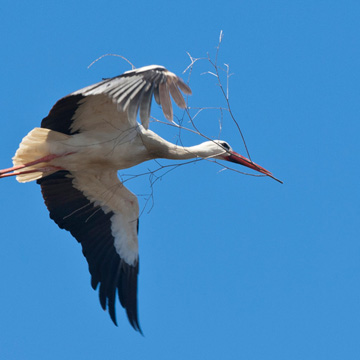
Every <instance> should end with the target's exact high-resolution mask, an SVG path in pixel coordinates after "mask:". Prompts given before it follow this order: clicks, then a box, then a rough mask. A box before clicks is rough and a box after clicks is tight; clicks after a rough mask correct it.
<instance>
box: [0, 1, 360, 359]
mask: <svg viewBox="0 0 360 360" xmlns="http://www.w3.org/2000/svg"><path fill="white" fill-rule="evenodd" d="M221 29H222V30H223V31H224V40H223V43H222V45H221V49H220V55H219V64H223V63H227V64H229V65H230V71H231V72H232V73H234V75H233V76H232V77H231V78H230V87H229V89H230V102H231V106H232V110H233V112H234V115H235V117H236V119H237V121H238V122H239V124H240V126H241V129H242V130H243V132H244V135H245V138H246V142H247V145H248V147H249V150H250V153H251V157H252V159H253V160H254V161H255V162H257V163H259V164H260V165H262V166H264V167H265V168H267V169H269V170H270V171H272V172H273V173H274V175H276V176H278V177H279V178H281V179H282V180H283V181H284V185H280V184H278V183H276V182H275V181H273V180H271V179H269V178H264V177H260V178H256V177H252V176H245V175H241V174H238V173H235V172H231V171H222V172H219V170H220V169H221V168H220V167H219V166H218V165H216V164H212V163H209V162H206V161H202V162H200V163H197V164H196V165H194V164H193V165H187V166H182V167H180V168H178V169H177V170H175V171H172V172H170V173H169V174H167V175H166V176H164V177H163V178H162V179H161V180H159V181H158V182H156V184H155V185H154V189H153V190H154V204H153V205H154V206H153V208H152V209H151V211H150V212H149V210H150V208H151V206H149V205H148V206H147V207H146V209H145V211H144V212H143V214H142V216H141V219H140V278H139V311H140V323H141V326H142V329H143V331H144V334H145V337H142V336H141V335H139V334H138V333H136V332H135V331H133V330H132V328H131V327H130V325H129V324H128V322H127V320H126V318H125V314H124V311H123V310H122V309H120V306H118V307H117V314H118V322H119V327H118V328H116V327H115V326H113V324H112V323H111V321H110V319H109V317H108V314H106V313H104V312H103V311H102V310H101V308H100V305H99V303H98V299H97V294H96V293H95V292H94V291H93V290H92V289H91V287H90V276H89V274H88V269H87V264H86V261H85V259H84V258H83V255H82V253H81V248H80V245H79V244H77V242H76V241H75V240H74V239H72V238H71V236H70V234H69V233H67V232H65V231H61V230H60V229H58V228H57V226H56V225H55V224H54V223H53V222H52V221H51V220H50V219H49V216H48V212H47V210H46V208H45V206H44V204H43V199H42V197H41V195H40V189H39V187H38V186H37V185H36V184H35V183H29V184H18V183H17V182H16V181H15V179H14V178H9V179H3V180H1V184H0V186H1V192H0V200H1V208H0V215H1V251H0V273H1V290H0V299H1V300H0V319H1V321H0V356H1V358H2V359H75V358H78V359H115V358H116V359H277V360H281V359H287V360H288V359H292V360H294V359H317V360H318V359H355V358H358V356H359V350H360V342H359V330H360V313H359V310H360V291H359V279H360V262H359V260H360V242H359V231H358V227H359V213H360V211H359V210H360V209H359V208H360V201H359V200H360V199H359V185H358V182H359V174H360V172H359V150H360V147H359V131H360V126H359V115H360V101H359V95H360V86H359V84H360V76H359V75H360V66H359V55H360V40H359V35H360V3H359V2H358V1H346V0H345V1H331V0H327V1H320V0H315V1H285V0H284V1H279V0H278V1H276V0H275V1H260V0H259V1H228V0H224V1H221V2H214V3H211V2H208V1H203V0H200V1H196V2H193V1H188V0H185V1H182V2H168V1H149V2H148V1H146V2H145V1H139V2H124V1H101V2H100V1H82V0H80V1H77V2H74V1H68V0H63V1H61V2H60V1H56V2H54V1H48V2H44V1H31V2H25V1H9V0H5V1H4V2H3V3H2V9H1V12H0V31H1V34H2V36H1V47H0V64H1V74H2V75H1V89H0V92H1V96H0V99H1V100H0V109H1V143H0V164H1V167H3V168H5V167H8V166H11V157H12V156H13V155H14V152H15V151H16V149H17V146H18V144H19V142H20V140H21V138H22V137H23V136H25V135H26V133H27V132H28V131H30V130H31V129H32V128H33V127H35V126H39V124H40V121H41V119H42V118H43V117H44V116H46V115H47V113H48V111H49V110H50V108H51V107H52V105H53V104H54V103H55V102H56V100H58V99H59V98H61V97H62V96H64V95H66V94H68V93H70V92H72V91H75V90H77V89H79V88H81V87H84V86H86V85H89V84H92V83H95V82H97V81H99V80H100V79H101V78H102V77H110V76H114V75H117V74H120V73H122V72H123V71H126V70H128V69H129V66H128V64H127V63H126V62H124V61H123V60H121V59H119V58H115V57H111V58H110V57H106V58H104V59H102V60H101V61H99V62H97V63H96V64H95V65H94V66H92V67H91V68H90V69H87V66H88V65H89V64H90V63H91V62H92V61H93V60H94V59H96V58H97V57H99V56H100V55H102V54H105V53H117V54H121V55H123V56H126V57H127V58H128V59H130V60H131V61H132V62H133V63H134V64H135V65H136V66H137V67H140V66H143V65H149V64H161V65H164V66H166V67H167V68H169V69H170V70H171V71H174V72H175V73H177V74H181V73H182V71H183V70H184V69H185V68H186V67H187V66H188V65H189V58H188V56H187V54H186V51H188V52H190V54H191V55H192V56H194V57H204V56H206V53H207V52H209V54H210V56H214V54H215V47H216V45H217V43H218V37H219V33H220V30H221ZM209 70H211V67H210V64H209V63H208V62H207V61H206V60H203V61H201V62H198V63H197V65H196V66H195V67H194V70H193V72H192V76H191V81H190V85H191V87H192V89H193V93H194V95H193V96H192V97H191V98H190V99H189V104H190V106H193V107H204V106H207V107H216V106H224V99H223V97H222V95H221V93H220V92H219V88H218V87H217V85H216V79H215V78H214V77H212V76H211V75H201V73H203V72H205V71H209ZM182 76H183V77H184V78H185V79H187V76H188V75H187V74H185V75H182ZM153 108H154V116H156V117H157V118H158V119H161V120H163V117H162V115H161V112H160V111H159V109H158V108H157V106H153ZM177 114H178V115H177V116H179V117H181V116H182V115H183V113H182V112H181V111H180V110H177ZM184 121H185V122H186V121H187V119H186V117H184ZM196 121H197V124H198V125H199V127H200V128H201V130H202V131H203V132H204V133H205V134H206V135H207V136H209V137H211V138H217V137H218V133H219V126H218V124H219V112H218V111H216V110H207V111H204V112H203V113H202V114H201V116H199V117H198V118H197V119H196ZM153 125H156V126H152V128H153V129H154V130H155V131H157V132H159V133H160V134H161V135H163V136H164V137H166V138H167V139H168V140H169V141H174V142H175V141H176V140H178V138H177V136H176V132H175V133H174V131H173V130H172V129H171V128H170V127H168V126H165V125H164V126H160V125H159V124H153ZM184 125H188V124H186V123H184ZM222 127H223V130H222V134H221V137H222V138H223V139H224V140H227V141H229V143H230V144H231V145H232V147H233V148H234V149H235V150H237V151H238V152H240V153H242V154H244V155H245V151H244V146H243V144H242V141H241V138H240V136H239V133H238V132H237V131H236V128H235V126H234V123H233V122H232V120H231V119H230V118H229V117H228V116H227V115H225V116H224V119H223V123H222ZM187 136H188V135H186V134H184V142H185V143H186V144H187V145H191V144H195V143H198V142H200V141H202V139H201V138H199V137H193V136H188V137H187ZM164 164H165V163H164ZM147 166H150V165H145V166H143V167H140V169H139V170H138V171H140V172H141V171H142V170H143V169H146V168H147ZM151 166H154V165H151ZM239 170H242V169H239ZM135 171H136V169H134V172H135ZM128 173H129V172H128ZM131 173H133V172H131ZM127 186H129V188H130V189H131V190H132V191H134V192H135V193H136V194H138V195H142V194H149V192H150V191H151V188H150V186H149V178H148V177H147V176H144V177H141V178H139V179H137V180H136V181H129V182H128V183H127ZM144 199H145V197H144V196H140V200H141V204H142V206H144ZM150 205H151V204H150Z"/></svg>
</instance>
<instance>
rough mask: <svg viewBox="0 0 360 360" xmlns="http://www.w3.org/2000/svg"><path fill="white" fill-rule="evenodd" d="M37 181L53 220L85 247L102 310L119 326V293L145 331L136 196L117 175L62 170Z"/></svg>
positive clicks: (130, 315)
mask: <svg viewBox="0 0 360 360" xmlns="http://www.w3.org/2000/svg"><path fill="white" fill-rule="evenodd" d="M37 182H38V183H39V184H40V185H41V191H42V194H43V197H44V200H45V204H46V206H47V208H48V210H49V212H50V217H51V219H53V220H54V221H55V222H56V223H57V225H58V226H59V227H60V228H62V229H66V230H68V231H70V232H71V234H72V235H73V236H74V237H75V238H76V239H77V241H78V242H80V243H81V246H82V251H83V254H84V256H85V257H86V260H87V262H88V264H89V271H90V274H91V285H92V287H93V289H96V288H97V286H98V285H99V284H100V288H99V297H100V303H101V306H102V308H103V309H104V310H106V308H108V311H109V314H110V317H111V319H112V320H113V322H114V323H115V325H116V316H115V297H116V290H117V292H118V296H119V300H120V303H121V305H122V306H123V307H124V308H125V310H126V313H127V316H128V319H129V322H130V324H131V325H132V326H133V327H134V329H135V330H138V331H140V332H141V330H140V326H139V320H138V313H137V276H138V271H139V255H138V239H137V232H138V217H139V205H138V201H137V198H136V196H135V195H134V194H133V193H131V192H130V191H129V190H128V189H127V188H126V187H125V186H124V185H123V184H122V183H121V182H120V181H119V179H118V177H117V173H116V171H108V172H103V173H102V174H101V175H98V174H95V173H90V174H89V173H88V174H86V173H77V172H76V173H70V172H68V171H58V172H56V173H54V174H52V175H49V176H47V177H44V178H42V179H39V180H38V181H37Z"/></svg>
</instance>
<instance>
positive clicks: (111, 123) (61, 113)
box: [41, 65, 191, 135]
mask: <svg viewBox="0 0 360 360" xmlns="http://www.w3.org/2000/svg"><path fill="white" fill-rule="evenodd" d="M180 90H181V91H182V92H183V93H184V94H191V89H190V88H189V87H188V86H187V85H186V84H185V83H184V82H183V80H181V79H180V78H179V77H177V76H176V75H175V74H174V73H172V72H170V71H168V70H167V69H165V68H164V67H162V66H158V65H151V66H145V67H142V68H139V69H135V70H131V71H127V72H125V73H124V74H122V75H120V76H116V77H114V78H111V79H106V80H103V81H101V82H99V83H97V84H94V85H91V86H88V87H85V88H83V89H80V90H78V91H75V92H73V93H72V94H70V95H68V96H66V97H64V98H62V99H60V100H59V101H58V102H57V103H56V104H55V105H54V107H53V108H52V109H51V111H50V113H49V115H48V116H47V117H46V118H44V119H43V121H42V123H41V127H44V128H48V129H51V130H56V131H60V132H62V133H65V134H68V135H72V134H76V133H79V132H83V131H87V130H97V129H99V130H100V129H101V130H102V131H104V130H105V131H106V130H107V128H108V130H109V131H111V129H112V130H114V129H120V130H126V129H128V128H129V127H134V126H136V124H137V123H136V116H137V113H138V112H139V115H140V120H141V123H142V125H143V126H144V127H145V128H146V129H147V128H148V127H149V120H150V110H151V101H152V97H153V96H154V97H155V100H156V102H157V103H158V104H160V105H161V107H162V110H163V112H164V115H165V117H166V118H167V119H168V120H170V121H172V119H173V110H172V103H171V97H172V98H173V99H174V101H175V103H176V104H177V105H178V106H179V107H181V108H186V103H185V100H184V98H183V96H182V94H181V92H180ZM170 95H171V96H170Z"/></svg>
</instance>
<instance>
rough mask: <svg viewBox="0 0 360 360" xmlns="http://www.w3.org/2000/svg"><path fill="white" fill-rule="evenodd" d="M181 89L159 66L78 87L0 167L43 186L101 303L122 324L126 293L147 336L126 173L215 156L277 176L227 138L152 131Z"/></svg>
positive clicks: (131, 315)
mask: <svg viewBox="0 0 360 360" xmlns="http://www.w3.org/2000/svg"><path fill="white" fill-rule="evenodd" d="M181 92H183V93H184V94H186V95H190V94H191V90H190V88H189V86H188V85H187V84H185V83H184V82H183V80H181V79H180V78H179V77H177V76H176V75H175V74H174V73H172V72H170V71H168V70H167V69H165V68H164V67H162V66H158V65H151V66H145V67H142V68H138V69H134V70H131V71H127V72H125V73H123V74H122V75H120V76H116V77H114V78H110V79H105V80H103V81H101V82H99V83H97V84H94V85H91V86H88V87H85V88H83V89H81V90H78V91H75V92H73V93H71V94H70V95H67V96H65V97H63V98H62V99H60V100H59V101H58V102H57V103H56V104H55V105H54V106H53V108H52V109H51V110H50V112H49V115H48V116H47V117H45V118H44V119H43V120H42V122H41V128H35V129H33V130H32V131H30V133H29V134H28V135H27V136H25V138H24V139H23V140H22V142H21V144H20V146H19V149H18V150H17V151H16V154H15V156H14V157H13V165H14V166H13V167H11V168H8V169H4V170H0V178H5V177H8V176H16V178H17V180H18V181H19V182H28V181H33V180H36V181H37V183H38V184H40V186H41V192H42V195H43V197H44V201H45V204H46V206H47V208H48V210H49V212H50V218H51V219H53V220H54V221H55V222H56V224H57V225H58V226H59V227H60V228H62V229H66V230H68V231H70V233H71V234H72V235H73V236H74V237H75V238H76V240H77V241H78V242H79V243H81V246H82V251H83V254H84V256H85V258H86V260H87V262H88V265H89V271H90V274H91V286H92V287H93V289H94V290H96V289H97V288H98V287H99V298H100V304H101V306H102V308H103V309H104V310H106V309H108V312H109V314H110V317H111V319H112V321H113V322H114V324H115V325H117V321H116V315H115V302H116V293H117V295H118V298H119V301H120V304H121V305H122V307H123V308H124V309H125V311H126V314H127V317H128V320H129V322H130V324H131V325H132V327H133V328H134V329H135V330H137V331H139V332H140V333H141V328H140V324H139V319H138V309H137V279H138V272H139V253H138V228H139V205H138V200H137V198H136V196H135V195H134V194H133V193H132V192H130V191H129V190H128V189H127V188H126V187H125V186H124V185H123V184H122V183H121V182H120V181H119V179H118V176H117V171H118V170H121V169H127V168H130V167H132V166H135V165H137V164H139V163H142V162H144V161H148V160H152V159H156V158H165V159H174V160H183V159H191V158H204V159H208V158H214V159H220V160H224V161H230V162H233V163H237V164H240V165H243V166H246V167H248V168H251V169H253V170H256V171H258V172H260V173H262V174H265V175H267V176H270V177H272V178H274V176H273V175H272V174H271V173H270V172H269V171H267V170H265V169H264V168H262V167H261V166H259V165H257V164H255V163H253V162H252V161H250V160H249V159H247V158H245V157H243V156H241V155H240V154H238V153H236V152H235V151H233V150H232V148H231V147H230V145H229V144H228V143H227V142H225V141H222V140H214V141H206V142H204V143H201V144H199V145H195V146H190V147H184V146H179V145H175V144H172V143H170V142H168V141H166V140H165V139H163V138H161V137H160V136H159V135H157V134H156V133H154V132H153V131H151V130H149V120H150V110H151V103H152V98H153V97H154V98H155V100H156V102H157V103H158V104H159V105H161V108H162V111H163V113H164V115H165V118H166V119H168V120H169V121H173V109H172V101H171V97H172V98H173V100H174V101H175V103H176V104H177V105H178V106H179V107H180V108H186V102H185V100H184V98H183V95H182V94H181ZM138 114H139V120H140V121H139V122H138V121H137V115H138ZM274 179H275V180H277V179H276V178H274Z"/></svg>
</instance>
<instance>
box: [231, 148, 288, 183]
mask: <svg viewBox="0 0 360 360" xmlns="http://www.w3.org/2000/svg"><path fill="white" fill-rule="evenodd" d="M224 160H227V161H231V162H233V163H236V164H240V165H243V166H246V167H248V168H250V169H253V170H256V171H258V172H260V173H262V174H265V175H267V176H269V177H271V178H272V179H274V180H276V181H278V182H279V183H281V184H282V183H283V182H282V181H281V180H279V179H277V178H276V177H275V176H274V175H273V174H272V173H271V172H270V171H268V170H266V169H264V168H263V167H261V166H260V165H258V164H255V163H253V162H252V161H251V160H249V159H247V158H246V157H244V156H242V155H240V154H238V153H236V152H235V151H231V152H230V155H229V156H224Z"/></svg>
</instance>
